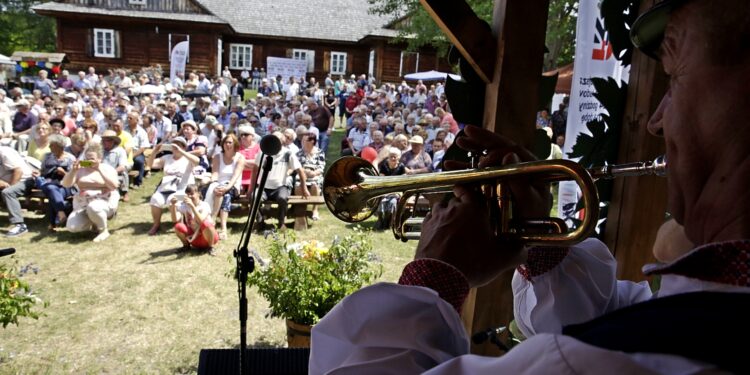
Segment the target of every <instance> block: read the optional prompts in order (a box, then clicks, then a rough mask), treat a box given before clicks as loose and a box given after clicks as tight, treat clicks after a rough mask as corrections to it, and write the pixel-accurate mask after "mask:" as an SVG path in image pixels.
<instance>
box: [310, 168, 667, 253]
mask: <svg viewBox="0 0 750 375" xmlns="http://www.w3.org/2000/svg"><path fill="white" fill-rule="evenodd" d="M666 168H667V163H666V159H665V158H664V156H660V157H658V158H656V159H655V160H654V161H650V162H639V163H628V164H620V165H609V166H604V167H597V168H591V169H586V168H583V167H582V166H580V165H579V164H578V163H576V162H572V161H570V160H542V161H533V162H525V163H518V164H513V165H505V166H502V167H493V168H483V169H467V170H456V171H447V172H438V173H425V174H417V175H408V176H406V175H402V176H378V172H377V171H376V170H375V167H374V166H373V165H372V164H370V163H369V162H368V161H366V160H364V159H360V158H357V157H352V156H348V157H343V158H340V159H338V160H336V161H335V162H334V163H333V164H332V165H331V167H330V168H329V169H328V172H326V175H325V178H324V181H323V192H324V193H323V195H324V199H325V202H326V205H327V206H328V209H329V210H330V211H331V212H332V213H333V214H334V216H336V217H337V218H339V219H341V220H343V221H346V222H360V221H363V220H365V219H367V218H368V217H370V216H371V215H372V214H373V213H374V212H375V211H376V210H377V207H378V204H379V202H380V199H379V198H380V197H383V196H385V195H389V194H401V198H400V199H399V202H398V205H397V208H396V213H395V214H394V215H393V218H392V220H391V228H392V229H393V233H394V235H395V237H396V238H397V239H400V240H402V241H407V240H410V239H418V238H419V235H420V232H419V231H418V230H414V229H415V228H418V227H420V226H421V223H422V221H423V220H424V218H423V217H414V213H415V211H416V209H415V206H416V204H410V203H409V202H410V198H412V196H416V198H417V199H419V196H421V195H432V194H445V193H448V192H450V191H451V189H452V187H453V186H454V185H456V184H467V183H480V184H481V185H482V191H483V192H484V194H485V196H486V197H487V198H488V199H489V200H490V201H495V200H496V201H497V204H491V205H490V210H491V211H490V212H491V215H492V217H493V221H494V223H493V224H494V225H495V232H496V234H497V235H499V236H504V237H506V238H509V239H510V238H512V239H515V240H517V241H520V242H522V243H525V244H528V245H548V246H549V245H555V246H564V245H571V244H575V243H578V242H580V241H583V240H584V239H586V238H587V237H588V236H589V235H590V234H591V233H592V231H593V230H594V228H595V227H596V223H597V220H598V217H599V196H598V192H597V190H596V186H595V185H594V182H595V181H596V180H599V179H610V178H614V177H622V176H643V175H656V176H665V175H666ZM518 178H523V179H529V180H531V181H540V182H556V181H565V180H572V181H575V182H576V183H577V184H578V186H579V187H580V189H581V200H582V201H583V203H584V207H585V210H584V211H585V216H584V219H583V220H582V223H581V224H580V225H579V226H578V227H577V228H576V229H574V230H572V231H568V228H567V225H566V224H565V222H564V221H563V220H562V219H559V218H551V217H547V218H539V219H532V220H529V219H524V220H514V219H513V218H512V216H511V212H512V204H513V202H512V197H511V196H510V194H509V193H508V192H509V189H508V188H507V183H508V182H509V181H511V180H512V179H518Z"/></svg>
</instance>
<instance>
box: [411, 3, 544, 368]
mask: <svg viewBox="0 0 750 375" xmlns="http://www.w3.org/2000/svg"><path fill="white" fill-rule="evenodd" d="M420 2H421V3H422V5H423V6H424V7H425V8H426V9H427V11H428V13H429V14H430V15H431V16H432V18H433V19H435V21H436V22H437V24H438V25H439V26H440V27H441V29H442V30H443V31H444V32H445V34H446V35H447V36H448V38H449V39H450V40H451V42H452V43H453V44H454V45H455V46H456V47H457V48H458V50H459V51H460V52H461V54H462V56H463V57H464V58H465V59H467V61H468V62H469V63H470V65H471V66H472V67H473V68H474V70H475V71H476V72H477V74H479V76H480V77H481V78H482V79H483V80H485V81H486V82H488V84H487V90H486V96H485V106H484V120H483V124H482V126H483V127H484V128H486V129H489V130H492V131H494V132H496V133H502V134H503V135H505V136H507V137H509V138H511V139H513V140H514V141H516V142H518V143H519V144H521V145H524V146H526V147H530V146H531V143H532V139H533V135H534V129H535V119H536V110H537V105H538V103H537V97H538V94H537V90H538V87H539V80H540V77H541V74H542V63H543V58H544V37H545V33H546V27H547V13H548V11H549V0H542V1H521V0H497V1H496V2H495V8H494V14H493V25H492V32H491V36H490V35H487V33H486V25H485V24H484V23H483V22H482V21H481V20H480V19H479V18H478V17H477V16H476V14H474V13H473V11H472V10H471V8H469V6H468V5H467V4H466V3H465V1H464V0H458V1H451V2H444V1H437V0H420ZM467 9H468V10H467ZM493 54H494V55H493ZM488 64H489V65H488ZM488 250H496V251H500V250H501V249H488ZM512 275H513V273H512V272H510V271H509V272H506V273H504V274H503V275H501V276H500V277H498V278H497V279H496V280H495V281H493V282H492V283H490V284H489V285H487V286H484V287H482V288H479V289H477V290H475V291H472V293H471V294H470V295H469V297H468V298H467V302H466V304H465V305H464V311H463V315H464V316H463V320H464V323H465V325H466V329H467V331H468V332H469V334H471V333H473V332H475V331H477V330H483V329H487V328H489V327H497V326H500V325H507V324H508V323H509V322H510V321H511V320H512V319H513V294H512V290H511V286H510V279H511V277H512ZM472 352H473V353H476V354H484V355H498V354H500V353H499V351H498V350H497V348H494V347H493V346H492V345H479V346H475V347H472Z"/></svg>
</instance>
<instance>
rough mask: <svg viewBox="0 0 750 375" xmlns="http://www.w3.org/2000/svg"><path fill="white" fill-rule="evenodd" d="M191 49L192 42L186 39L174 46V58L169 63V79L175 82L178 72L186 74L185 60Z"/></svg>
mask: <svg viewBox="0 0 750 375" xmlns="http://www.w3.org/2000/svg"><path fill="white" fill-rule="evenodd" d="M189 50H190V42H188V41H184V42H180V43H177V45H176V46H174V48H172V59H171V63H170V64H169V81H170V82H174V79H175V77H177V73H183V74H185V61H187V56H188V51H189Z"/></svg>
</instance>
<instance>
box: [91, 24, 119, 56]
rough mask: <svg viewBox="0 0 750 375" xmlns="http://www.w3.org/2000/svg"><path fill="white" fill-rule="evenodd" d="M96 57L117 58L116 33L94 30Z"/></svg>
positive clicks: (109, 30)
mask: <svg viewBox="0 0 750 375" xmlns="http://www.w3.org/2000/svg"><path fill="white" fill-rule="evenodd" d="M94 56H95V57H115V31H114V30H111V29H94Z"/></svg>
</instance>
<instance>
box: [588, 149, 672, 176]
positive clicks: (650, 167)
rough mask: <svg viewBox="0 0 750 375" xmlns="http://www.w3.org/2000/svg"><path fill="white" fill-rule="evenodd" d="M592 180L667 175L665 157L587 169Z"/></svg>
mask: <svg viewBox="0 0 750 375" xmlns="http://www.w3.org/2000/svg"><path fill="white" fill-rule="evenodd" d="M588 172H589V174H590V175H591V178H593V179H594V180H600V179H605V180H608V179H613V178H615V177H631V176H648V175H654V176H659V177H664V176H666V175H667V158H666V157H665V156H664V155H662V156H659V157H657V158H656V159H654V160H653V161H642V162H637V163H626V164H613V165H605V166H602V167H596V168H589V169H588Z"/></svg>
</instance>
